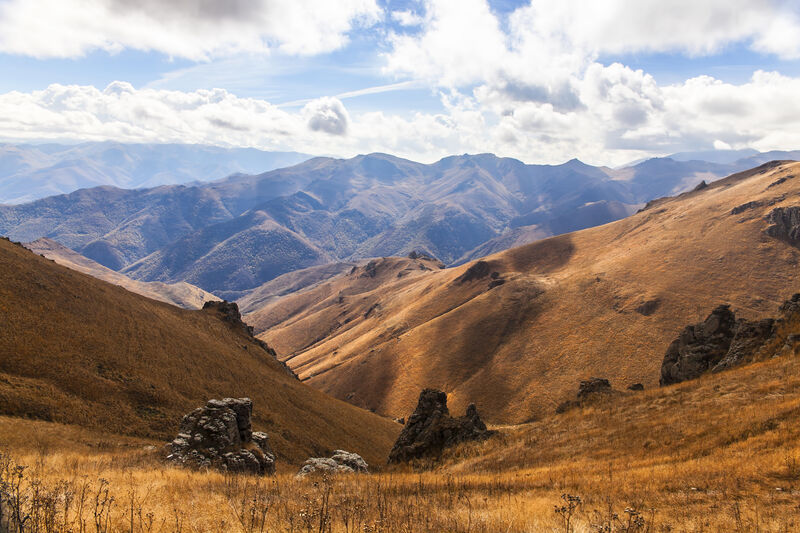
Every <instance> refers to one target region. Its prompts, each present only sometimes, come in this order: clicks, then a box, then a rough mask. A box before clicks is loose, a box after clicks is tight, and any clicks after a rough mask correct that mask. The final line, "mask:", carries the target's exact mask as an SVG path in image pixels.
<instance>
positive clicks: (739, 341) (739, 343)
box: [711, 318, 775, 372]
mask: <svg viewBox="0 0 800 533" xmlns="http://www.w3.org/2000/svg"><path fill="white" fill-rule="evenodd" d="M774 333H775V320H773V319H772V318H765V319H763V320H758V321H755V322H751V321H749V320H744V319H741V320H737V322H736V331H735V333H734V335H733V339H732V340H731V345H730V348H728V353H727V354H725V357H723V358H722V361H720V362H719V363H717V364H716V365H715V366H714V368H712V369H711V371H712V372H721V371H723V370H727V369H729V368H733V367H735V366H739V365H741V364H743V363H748V362H750V361H752V360H753V357H754V356H755V355H756V352H758V350H759V348H761V347H762V346H763V345H764V343H765V342H767V340H768V339H770V338H771V337H772V336H773V335H774Z"/></svg>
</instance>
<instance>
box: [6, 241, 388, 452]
mask: <svg viewBox="0 0 800 533" xmlns="http://www.w3.org/2000/svg"><path fill="white" fill-rule="evenodd" d="M224 396H249V397H251V398H252V399H253V401H254V403H255V410H254V426H255V427H256V428H257V429H263V430H266V431H268V432H269V433H270V436H271V438H272V442H273V446H274V448H275V449H276V451H277V453H278V454H279V455H280V456H281V457H282V458H284V459H288V460H290V461H295V462H297V461H302V460H304V459H305V458H306V457H308V456H309V455H310V454H312V453H313V454H316V453H322V452H326V451H329V450H332V449H335V448H344V449H348V450H353V451H356V452H358V453H360V454H362V455H364V456H365V458H366V457H369V459H367V460H368V461H369V462H375V463H381V462H383V461H384V460H385V458H386V456H387V454H388V450H389V448H390V446H391V443H392V441H393V440H394V438H395V437H396V435H397V433H398V432H399V430H400V427H399V425H397V424H395V423H393V422H391V421H387V420H386V419H383V418H381V417H378V416H377V415H374V414H371V413H368V412H366V411H363V410H360V409H357V408H355V407H353V406H351V405H348V404H346V403H343V402H340V401H338V400H334V399H332V398H330V397H328V396H326V395H324V394H322V393H321V392H318V391H316V390H314V389H312V388H310V387H308V386H306V385H303V384H301V383H299V382H298V381H297V380H295V379H294V378H292V377H290V376H289V375H288V374H287V373H286V372H284V371H283V370H282V369H281V367H280V365H279V363H278V362H277V361H276V360H275V359H274V358H272V357H271V356H269V354H268V353H267V352H266V351H265V350H263V349H262V348H260V347H259V345H258V344H257V343H256V342H254V341H253V340H252V338H248V337H247V336H246V335H245V334H244V333H243V332H242V330H241V328H236V327H233V326H232V325H230V324H229V323H227V322H224V321H223V320H222V319H221V318H220V317H219V316H218V315H217V314H216V312H210V311H189V310H184V309H179V308H177V307H174V306H172V305H168V304H165V303H161V302H157V301H154V300H150V299H147V298H144V297H142V296H139V295H137V294H133V293H130V292H128V291H126V290H124V289H123V288H121V287H118V286H115V285H111V284H108V283H105V282H102V281H100V280H97V279H95V278H92V277H90V276H88V275H85V274H82V273H79V272H75V271H73V270H70V269H68V268H66V267H63V266H60V265H57V264H54V263H53V262H51V261H48V260H47V259H44V258H42V257H40V256H38V255H35V254H33V253H32V252H30V251H29V250H27V249H25V248H23V247H21V246H17V245H14V244H12V243H10V242H8V241H6V240H0V414H4V415H11V416H18V417H28V418H38V419H43V420H51V421H56V422H63V423H69V424H77V425H81V426H84V427H88V428H92V429H101V430H103V431H106V432H111V433H120V434H127V435H135V436H143V437H151V438H153V437H156V438H163V439H167V438H171V437H172V436H174V433H175V431H176V429H177V426H178V422H179V421H180V417H181V416H182V415H183V414H184V413H186V412H187V411H188V410H190V409H192V408H194V407H196V406H198V405H202V404H203V403H204V402H205V401H206V400H207V399H208V398H214V397H224Z"/></svg>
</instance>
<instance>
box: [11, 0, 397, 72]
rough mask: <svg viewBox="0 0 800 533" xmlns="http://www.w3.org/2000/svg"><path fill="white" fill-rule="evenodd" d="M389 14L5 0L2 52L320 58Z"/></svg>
mask: <svg viewBox="0 0 800 533" xmlns="http://www.w3.org/2000/svg"><path fill="white" fill-rule="evenodd" d="M381 15H382V12H381V9H380V8H379V7H378V5H377V4H376V2H375V0H337V1H336V2H331V1H328V0H225V1H218V0H82V1H78V2H76V1H67V0H5V1H3V2H0V52H6V53H12V54H19V55H28V56H33V57H38V58H48V57H59V58H65V57H66V58H76V57H81V56H83V55H85V54H87V53H88V52H91V51H94V50H106V51H108V52H112V53H113V52H118V51H120V50H123V49H126V48H128V49H134V50H144V51H156V52H161V53H164V54H166V55H168V56H172V57H182V58H187V59H191V60H198V61H203V60H209V59H211V58H213V57H218V56H224V55H231V54H235V53H242V52H249V53H267V52H269V51H270V50H273V49H277V50H281V51H283V52H286V53H289V54H318V53H323V52H329V51H332V50H336V49H338V48H341V47H342V46H344V45H345V44H346V43H347V41H348V33H349V32H350V31H351V30H352V29H353V28H354V27H356V26H360V25H361V26H370V25H372V24H375V23H376V22H377V21H378V20H379V19H380V17H381Z"/></svg>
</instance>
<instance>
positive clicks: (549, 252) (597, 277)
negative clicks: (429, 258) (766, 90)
mask: <svg viewBox="0 0 800 533" xmlns="http://www.w3.org/2000/svg"><path fill="white" fill-rule="evenodd" d="M798 174H800V164H798V163H785V164H782V165H780V166H777V167H776V166H774V165H772V166H770V165H767V166H765V167H761V168H758V169H755V170H753V171H750V172H744V173H741V174H739V175H734V176H731V177H729V178H726V179H724V180H720V181H718V182H716V183H714V184H712V185H711V186H709V187H706V188H704V189H702V190H697V191H694V192H690V193H686V194H683V195H681V196H679V197H676V198H666V199H662V200H658V201H655V202H651V203H650V204H649V206H648V208H647V209H645V210H644V211H642V212H640V213H638V214H635V215H633V216H631V217H628V218H626V219H624V220H620V221H617V222H614V223H611V224H607V225H604V226H600V227H596V228H592V229H588V230H584V231H579V232H576V233H571V234H566V235H561V236H558V237H553V238H549V239H545V240H542V241H539V242H536V243H533V244H529V245H526V246H522V247H519V248H514V249H511V250H507V251H505V252H502V253H499V254H496V255H493V256H489V257H487V258H485V259H484V260H481V261H478V262H473V263H470V264H466V265H464V266H461V267H458V268H452V269H447V270H432V271H426V272H423V273H421V274H420V275H418V276H416V277H415V278H414V279H411V280H402V279H400V280H398V279H395V278H393V277H392V276H391V275H388V276H386V282H385V283H383V284H381V285H378V286H374V287H367V288H366V289H362V288H360V287H357V290H356V291H355V292H356V294H355V295H353V296H350V295H348V288H349V287H350V286H351V283H356V282H357V280H351V281H348V280H347V279H341V278H339V279H332V280H330V281H329V282H326V283H323V284H320V285H318V286H315V287H312V288H310V289H307V290H305V291H300V292H298V293H296V294H293V295H289V296H287V297H285V298H283V299H280V300H277V301H274V302H272V303H270V304H268V305H267V306H265V307H264V308H262V309H260V310H258V311H256V312H253V313H251V315H250V316H252V317H253V318H252V320H253V322H254V323H256V324H257V325H258V326H260V327H261V328H263V329H265V330H266V331H264V332H263V333H262V334H261V338H263V339H264V340H266V341H267V342H270V343H274V344H275V345H276V347H278V349H279V352H280V353H282V354H284V356H285V357H286V358H287V361H288V362H289V364H290V366H292V367H293V368H294V369H295V371H297V372H298V374H299V375H300V377H301V378H302V379H305V380H307V382H309V383H310V384H312V385H314V386H315V387H318V388H319V389H321V390H323V391H326V392H329V393H331V394H333V395H335V396H337V397H339V398H343V399H348V400H350V401H352V402H354V403H356V404H358V405H362V406H366V407H370V408H374V409H376V410H378V411H379V412H383V413H387V414H391V415H393V416H405V415H406V414H408V412H409V411H410V409H411V408H412V407H413V403H414V401H415V400H416V396H417V394H418V392H419V390H420V389H422V388H424V387H427V386H432V387H437V388H441V389H443V390H445V391H447V392H448V393H450V394H451V397H452V403H453V406H452V409H453V410H454V411H455V412H458V411H463V409H464V408H465V407H466V405H467V404H468V403H470V402H476V403H477V404H478V407H479V408H480V409H481V411H482V412H484V413H486V416H487V418H488V419H489V420H491V421H495V422H520V421H524V420H528V419H532V418H537V417H539V416H541V415H542V414H544V413H548V412H552V411H553V410H554V409H555V407H556V406H557V405H558V404H559V403H561V402H562V401H563V400H565V399H567V398H570V397H572V396H573V395H574V390H575V388H576V386H577V383H578V381H579V380H581V379H585V378H587V377H589V376H600V377H606V378H609V379H612V381H614V382H616V383H623V384H629V383H636V382H641V383H644V384H645V386H647V387H652V386H656V385H657V383H658V378H659V372H660V367H661V362H662V359H663V356H664V352H665V350H666V348H667V345H668V344H669V342H670V341H671V340H672V339H673V338H674V337H675V336H676V335H677V334H678V333H679V332H680V331H681V329H682V328H683V326H685V325H686V324H687V323H694V322H697V321H698V320H699V319H702V318H705V316H706V315H707V314H708V312H709V309H711V308H713V307H714V306H715V305H716V304H717V303H723V302H726V303H730V304H732V305H733V307H734V309H736V310H737V315H738V316H742V317H745V318H751V319H752V318H756V317H758V316H761V315H769V314H771V313H772V312H773V311H774V309H775V308H776V307H777V306H778V304H780V303H781V302H782V301H783V300H784V299H785V298H786V297H787V296H788V295H790V294H792V293H794V292H797V291H798V289H799V288H800V279H798V277H797V272H798V270H797V269H798V264H799V263H800V249H798V248H797V247H796V246H793V245H791V244H789V243H787V242H785V241H783V240H780V239H776V238H773V237H770V236H768V235H767V234H766V232H765V230H766V228H767V226H768V222H767V221H765V220H764V217H765V216H766V215H767V214H768V213H769V212H770V211H771V210H772V209H774V208H776V207H779V206H790V205H800V177H796V176H797V175H798ZM494 273H496V274H494ZM494 278H497V279H494ZM340 295H341V296H340ZM296 302H303V303H302V305H296ZM370 309H372V312H368V311H369V310H370ZM264 317H269V319H268V320H265V319H264Z"/></svg>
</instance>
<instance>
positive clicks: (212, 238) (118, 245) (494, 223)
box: [0, 152, 800, 298]
mask: <svg viewBox="0 0 800 533" xmlns="http://www.w3.org/2000/svg"><path fill="white" fill-rule="evenodd" d="M792 155H793V153H783V152H782V153H774V154H765V155H764V154H756V155H751V156H748V157H747V158H744V159H740V160H738V161H736V162H734V163H731V164H722V163H715V162H707V161H696V160H688V161H676V160H674V159H670V158H656V159H651V160H647V161H644V162H642V163H639V164H637V165H634V166H632V167H628V168H623V169H614V170H611V169H608V168H601V167H593V166H590V165H586V164H584V163H582V162H580V161H577V160H572V161H568V162H567V163H564V164H562V165H526V164H524V163H522V162H520V161H518V160H515V159H509V158H499V157H496V156H494V155H491V154H479V155H463V156H453V157H447V158H445V159H442V160H440V161H438V162H436V163H433V164H430V165H426V164H421V163H416V162H413V161H408V160H405V159H401V158H397V157H393V156H390V155H386V154H369V155H362V156H357V157H354V158H351V159H333V158H325V157H317V158H313V159H310V160H308V161H305V162H303V163H300V164H298V165H294V166H292V167H288V168H282V169H277V170H272V171H269V172H264V173H261V174H258V175H243V174H237V175H233V176H230V177H228V178H225V179H222V180H218V181H214V182H210V183H194V184H191V185H167V186H161V187H156V188H151V189H139V190H123V189H118V188H114V187H108V186H106V187H96V188H92V189H84V190H80V191H76V192H73V193H71V194H67V195H60V196H54V197H50V198H45V199H41V200H38V201H35V202H31V203H27V204H23V205H13V206H0V234H4V235H8V236H9V237H10V238H12V239H14V240H21V241H31V240H35V239H37V238H39V237H48V238H51V239H54V240H56V241H58V242H61V243H62V244H64V245H66V246H68V247H70V248H72V249H74V250H76V251H78V252H80V253H81V254H83V255H85V256H86V257H89V258H91V259H93V260H95V261H97V262H99V263H101V264H103V265H105V266H107V267H109V268H112V269H114V270H118V271H121V272H123V273H125V274H126V275H128V276H130V277H132V278H135V279H139V280H142V281H163V282H176V281H186V282H189V283H192V284H195V285H197V286H199V287H202V288H203V289H205V290H208V291H212V292H214V293H216V294H218V295H220V296H223V297H229V298H235V297H238V296H240V295H242V294H243V293H244V292H246V291H248V290H250V289H253V288H254V287H258V286H260V285H261V284H263V283H265V282H267V281H269V280H271V279H274V278H276V277H278V276H280V275H282V274H285V273H287V272H292V271H295V270H297V269H302V268H308V267H312V266H315V265H322V264H326V263H330V262H343V261H353V260H358V259H362V258H367V257H376V256H389V255H406V254H408V253H409V252H411V251H413V250H417V251H421V252H425V253H427V254H429V255H433V256H435V257H437V258H439V259H441V260H442V261H444V262H445V263H446V264H454V263H458V262H463V261H465V260H467V259H474V258H477V257H480V256H482V255H485V254H488V253H494V252H497V251H500V250H503V249H505V248H508V247H510V246H514V245H519V244H522V243H524V242H528V241H530V240H532V239H538V238H543V237H546V236H549V235H555V234H560V233H566V232H570V231H575V230H578V229H583V228H586V227H590V226H594V225H599V224H604V223H607V222H611V221H613V220H617V219H619V218H622V217H625V216H627V215H629V214H630V213H631V212H633V211H635V210H636V209H637V208H638V207H640V206H641V205H643V204H644V203H645V202H647V201H648V200H651V199H653V198H657V197H660V196H666V195H671V194H675V193H678V192H681V191H683V190H687V189H691V188H693V187H695V186H696V185H697V183H699V182H700V181H702V180H706V181H710V180H713V179H717V178H719V177H722V176H725V175H728V174H731V173H733V172H736V171H739V170H743V169H746V168H750V167H752V166H755V165H756V164H758V162H757V161H758V160H759V158H776V157H777V158H780V159H786V158H791V156H792ZM796 155H797V156H800V153H798V154H796Z"/></svg>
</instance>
